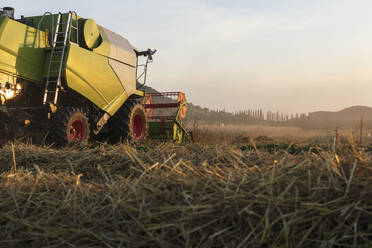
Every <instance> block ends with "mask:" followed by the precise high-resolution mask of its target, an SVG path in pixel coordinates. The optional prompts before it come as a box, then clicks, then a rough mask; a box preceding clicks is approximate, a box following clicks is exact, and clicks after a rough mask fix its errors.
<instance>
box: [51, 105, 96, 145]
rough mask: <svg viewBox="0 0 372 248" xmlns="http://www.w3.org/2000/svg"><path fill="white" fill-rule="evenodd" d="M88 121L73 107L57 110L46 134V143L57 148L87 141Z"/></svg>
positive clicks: (81, 112)
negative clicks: (52, 144)
mask: <svg viewBox="0 0 372 248" xmlns="http://www.w3.org/2000/svg"><path fill="white" fill-rule="evenodd" d="M89 133H90V127H89V121H88V118H87V116H86V115H85V114H84V112H83V111H82V110H81V109H79V108H75V107H66V108H62V109H59V110H57V112H56V114H55V116H54V118H53V121H52V126H51V127H50V130H49V134H48V141H49V142H50V143H54V144H56V145H58V146H66V145H68V144H70V143H75V142H87V141H88V140H89Z"/></svg>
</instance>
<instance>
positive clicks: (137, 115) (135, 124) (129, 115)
mask: <svg viewBox="0 0 372 248" xmlns="http://www.w3.org/2000/svg"><path fill="white" fill-rule="evenodd" d="M108 131H109V138H110V141H111V142H112V143H117V142H119V141H120V140H123V141H131V142H143V141H144V140H145V139H146V137H147V131H148V123H147V118H146V114H145V108H144V107H143V106H142V104H138V103H136V102H135V101H133V100H128V101H127V102H125V103H124V104H123V106H122V107H121V108H120V109H119V110H118V111H117V112H116V113H115V115H114V116H113V117H112V118H111V119H110V120H109V122H108Z"/></svg>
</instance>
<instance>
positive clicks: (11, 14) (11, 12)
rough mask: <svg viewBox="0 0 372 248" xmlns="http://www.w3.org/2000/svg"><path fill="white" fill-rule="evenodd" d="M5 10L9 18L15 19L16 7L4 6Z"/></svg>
mask: <svg viewBox="0 0 372 248" xmlns="http://www.w3.org/2000/svg"><path fill="white" fill-rule="evenodd" d="M3 12H4V13H5V15H7V16H8V17H9V18H11V19H14V8H12V7H4V8H3Z"/></svg>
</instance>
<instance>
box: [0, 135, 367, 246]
mask: <svg viewBox="0 0 372 248" xmlns="http://www.w3.org/2000/svg"><path fill="white" fill-rule="evenodd" d="M260 142H262V141H257V142H255V141H254V140H252V139H250V140H249V141H245V140H241V141H240V142H236V143H230V144H213V145H211V144H202V143H193V144H186V145H175V144H173V143H147V144H143V145H132V146H130V145H128V144H119V145H107V144H92V145H80V146H74V147H68V148H64V149H54V148H51V147H45V146H35V145H30V144H25V143H20V142H16V143H14V144H13V143H8V144H6V145H4V146H2V147H1V148H0V173H1V176H0V197H1V202H0V237H1V239H0V247H371V246H372V225H371V223H372V186H371V185H372V156H371V152H370V151H369V149H368V147H358V146H357V145H356V144H355V142H354V141H353V139H352V138H348V139H341V138H340V139H339V140H338V141H337V142H335V143H334V144H332V143H330V144H319V145H316V144H315V145H313V144H307V145H306V144H298V145H296V147H297V148H298V149H296V150H294V151H293V150H291V147H293V146H294V145H295V144H292V145H290V144H288V145H287V146H283V145H280V144H277V146H275V145H272V146H270V147H271V148H272V149H266V148H267V146H265V144H266V145H269V144H268V143H267V141H265V142H266V143H265V144H263V143H260ZM270 142H271V141H270ZM309 147H311V149H309Z"/></svg>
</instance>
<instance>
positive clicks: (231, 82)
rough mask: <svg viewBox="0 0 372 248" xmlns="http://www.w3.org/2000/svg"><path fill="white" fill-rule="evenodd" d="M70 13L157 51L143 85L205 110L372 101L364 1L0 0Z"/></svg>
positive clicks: (330, 106) (335, 106)
mask: <svg viewBox="0 0 372 248" xmlns="http://www.w3.org/2000/svg"><path fill="white" fill-rule="evenodd" d="M2 4H3V6H12V7H14V8H15V14H16V17H19V16H20V15H25V16H32V15H40V14H42V13H44V12H46V11H51V12H58V11H62V12H65V11H68V10H75V11H76V12H77V13H78V14H79V15H80V16H82V17H84V18H93V19H94V20H95V21H96V22H97V24H99V25H102V26H104V27H106V28H108V29H110V30H112V31H114V32H116V33H119V34H121V35H123V36H124V37H125V38H127V39H128V40H129V41H130V43H131V44H132V45H133V46H135V47H137V48H138V49H140V50H142V49H143V50H145V49H147V48H152V49H157V51H158V52H157V53H156V55H155V56H154V62H153V63H152V64H151V65H150V68H149V71H148V82H147V84H148V85H149V86H151V87H153V88H155V89H158V90H160V91H183V92H185V93H186V96H187V99H188V101H190V102H192V103H194V104H197V105H200V106H202V107H207V108H210V109H214V110H216V109H225V110H227V111H237V110H246V109H256V108H261V109H263V110H264V111H268V110H271V111H277V110H278V111H282V112H285V113H306V112H312V111H319V110H329V111H337V110H340V109H343V108H345V107H350V106H353V105H366V106H372V15H371V10H372V1H370V0H312V1H308V0H260V1H257V0H236V1H234V0H230V1H226V0H187V1H186V0H183V1H180V0H156V1H155V0H152V1H150V0H143V1H142V0H122V1H119V0H106V1H98V0H89V1H85V0H80V1H79V0H74V1H72V0H65V1H50V0H40V1H37V0H34V1H29V0H12V1H9V0H5V1H4V0H3V1H2Z"/></svg>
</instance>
